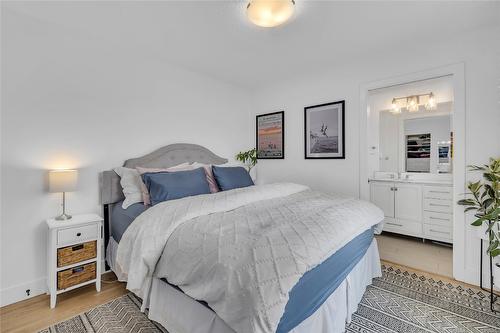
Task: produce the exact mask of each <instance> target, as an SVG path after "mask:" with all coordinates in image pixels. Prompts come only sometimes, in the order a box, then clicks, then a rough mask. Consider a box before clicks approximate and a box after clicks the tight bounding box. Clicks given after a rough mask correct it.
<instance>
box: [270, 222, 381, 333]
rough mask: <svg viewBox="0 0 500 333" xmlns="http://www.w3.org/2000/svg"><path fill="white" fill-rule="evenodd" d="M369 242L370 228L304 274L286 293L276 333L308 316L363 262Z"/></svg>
mask: <svg viewBox="0 0 500 333" xmlns="http://www.w3.org/2000/svg"><path fill="white" fill-rule="evenodd" d="M372 240H373V228H370V229H368V230H366V231H365V232H363V233H362V234H360V235H359V236H357V237H356V238H354V239H353V240H352V241H350V242H349V243H347V244H346V245H344V247H342V248H341V249H340V250H338V251H337V252H335V253H334V254H333V255H332V256H330V257H329V258H328V259H326V260H325V261H323V262H322V263H321V264H320V265H318V266H316V267H315V268H313V269H312V270H310V271H308V272H306V273H305V274H304V275H303V276H302V277H301V278H300V280H299V282H298V283H297V284H296V285H295V286H294V287H293V288H292V290H291V291H290V294H289V295H290V298H289V299H288V303H287V304H286V307H285V313H284V314H283V317H281V320H280V323H279V325H278V329H277V330H276V333H285V332H289V331H291V330H292V329H293V328H295V327H296V326H297V325H299V324H300V323H301V322H302V321H303V320H305V319H306V318H308V317H309V316H310V315H312V314H313V313H314V312H315V311H316V310H317V309H318V308H319V307H320V306H321V305H322V304H323V303H324V302H325V301H326V300H327V299H328V297H329V296H330V295H331V294H332V293H333V292H334V291H335V290H336V289H337V287H338V286H339V285H340V284H341V283H342V281H344V279H345V278H346V277H347V275H348V274H349V273H350V272H351V271H352V269H353V268H354V266H356V265H357V263H358V262H359V261H360V260H361V258H363V256H364V255H365V253H366V251H367V250H368V248H369V247H370V244H371V243H372Z"/></svg>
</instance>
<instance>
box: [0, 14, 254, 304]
mask: <svg viewBox="0 0 500 333" xmlns="http://www.w3.org/2000/svg"><path fill="white" fill-rule="evenodd" d="M1 46H2V54H1V56H2V76H1V77H2V90H1V93H2V104H1V110H2V113H1V126H2V127H1V149H2V153H1V163H2V164H1V168H2V170H1V181H2V186H1V195H2V202H1V203H2V207H1V270H2V271H1V287H0V288H1V295H0V297H1V304H2V305H4V304H7V303H11V302H13V301H17V300H20V299H22V298H23V297H24V296H25V290H26V289H28V288H29V289H31V292H32V295H33V294H37V293H40V292H43V291H44V290H45V274H46V272H45V271H46V269H45V263H46V252H45V251H46V250H45V249H46V245H45V242H46V227H45V222H44V220H45V219H46V218H48V217H53V216H55V215H57V214H59V213H60V209H61V208H60V200H61V197H60V195H59V194H49V193H47V192H46V178H47V170H49V169H54V168H78V169H79V170H80V175H79V176H80V189H79V191H78V192H75V193H69V194H68V197H67V206H68V207H67V208H68V211H69V213H71V214H78V213H84V212H96V213H100V212H101V207H100V206H99V196H98V173H99V172H100V171H102V170H107V169H110V168H112V167H115V166H119V165H121V164H122V163H123V161H124V160H125V159H127V158H131V157H137V156H141V155H143V154H145V153H148V152H151V151H152V150H154V149H156V148H159V147H161V146H163V145H166V144H170V143H176V142H190V143H197V144H201V145H204V146H206V147H208V148H209V149H211V150H213V151H214V152H215V153H216V154H219V155H220V156H223V157H227V158H229V159H232V158H233V156H234V154H235V153H236V152H237V151H239V150H241V149H244V148H249V147H250V146H251V142H250V141H249V139H248V131H249V130H248V129H249V124H248V114H249V107H248V105H249V98H248V95H247V94H246V93H245V91H244V90H242V89H239V88H238V87H234V86H231V85H228V84H225V83H223V82H220V81H216V80H213V79H211V78H208V77H204V76H200V75H198V74H195V73H192V72H189V71H186V70H183V69H180V68H178V67H174V66H170V65H168V64H165V63H162V62H161V61H158V60H156V59H147V58H141V57H136V56H135V55H134V54H130V53H124V52H123V51H122V50H120V49H119V48H117V47H115V46H111V45H108V44H107V43H104V42H101V41H100V40H99V36H87V35H83V34H80V33H79V32H78V31H68V30H66V29H64V28H62V27H59V26H54V25H51V24H46V23H43V22H40V21H36V20H34V19H31V18H29V17H27V16H23V15H17V14H16V13H14V12H12V11H9V10H8V9H4V10H3V13H2V45H1ZM252 142H253V141H252Z"/></svg>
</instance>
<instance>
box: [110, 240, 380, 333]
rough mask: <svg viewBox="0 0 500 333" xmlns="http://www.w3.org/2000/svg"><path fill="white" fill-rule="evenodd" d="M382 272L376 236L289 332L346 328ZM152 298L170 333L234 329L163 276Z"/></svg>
mask: <svg viewBox="0 0 500 333" xmlns="http://www.w3.org/2000/svg"><path fill="white" fill-rule="evenodd" d="M114 243H115V245H116V242H114ZM110 248H111V246H110V247H108V252H110V251H109V249H110ZM108 263H109V261H108ZM109 264H110V266H111V267H113V266H112V265H111V263H109ZM380 276H382V272H381V268H380V258H379V253H378V247H377V240H376V239H375V238H374V239H373V241H372V243H371V244H370V247H369V248H368V250H367V251H366V253H365V255H364V256H363V258H362V259H361V260H360V261H359V262H358V264H357V265H356V266H354V268H353V269H352V271H351V272H350V273H349V274H348V275H347V277H346V278H345V279H344V281H343V282H342V283H341V284H340V285H339V286H338V288H337V289H336V290H335V291H334V292H333V293H332V294H331V295H330V296H329V297H328V299H327V300H326V301H325V302H324V303H323V304H322V305H321V307H320V308H319V309H318V310H316V312H314V313H313V314H312V315H311V316H310V317H308V318H307V319H306V320H304V321H303V322H302V323H300V324H299V325H298V326H297V327H295V328H294V329H293V330H292V331H290V332H293V333H310V332H315V333H341V332H344V331H345V326H346V324H347V323H349V322H350V321H351V316H352V314H353V313H354V312H356V310H357V308H358V304H359V302H360V301H361V298H362V297H363V294H364V292H365V290H366V287H367V286H368V285H370V284H371V283H372V279H373V278H375V277H380ZM149 299H150V303H149V318H150V319H151V320H154V321H156V322H158V323H160V324H161V325H162V326H163V327H165V328H166V329H167V330H168V331H169V332H171V333H235V332H234V330H232V329H231V328H230V327H229V326H228V325H227V324H226V323H225V322H224V321H223V320H222V319H221V318H219V317H218V316H217V314H215V312H213V311H212V310H211V309H209V308H208V307H206V306H205V305H203V304H201V303H199V302H197V301H195V300H194V299H192V298H191V297H189V296H187V295H186V294H184V293H182V292H181V291H179V290H177V289H175V288H173V287H172V286H170V285H168V284H167V283H165V282H163V281H162V280H160V279H156V278H155V279H153V285H152V288H151V294H150V298H149Z"/></svg>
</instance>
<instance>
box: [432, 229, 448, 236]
mask: <svg viewBox="0 0 500 333" xmlns="http://www.w3.org/2000/svg"><path fill="white" fill-rule="evenodd" d="M429 231H430V232H435V233H438V234H445V235H449V234H450V233H449V232H446V231H439V230H434V229H429Z"/></svg>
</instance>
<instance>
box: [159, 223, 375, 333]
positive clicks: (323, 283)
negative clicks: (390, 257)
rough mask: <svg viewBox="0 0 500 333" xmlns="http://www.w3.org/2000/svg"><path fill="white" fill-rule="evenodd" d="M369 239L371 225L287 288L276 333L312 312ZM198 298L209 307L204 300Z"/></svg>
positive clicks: (297, 322) (366, 244)
mask: <svg viewBox="0 0 500 333" xmlns="http://www.w3.org/2000/svg"><path fill="white" fill-rule="evenodd" d="M372 241H373V228H370V229H368V230H366V231H365V232H363V233H362V234H360V235H359V236H357V237H356V238H354V239H353V240H352V241H350V242H349V243H347V244H346V245H345V246H344V247H342V248H341V249H340V250H338V251H337V252H336V253H334V254H333V255H332V256H330V257H329V258H328V259H326V260H325V261H324V262H322V263H321V264H320V265H318V266H316V267H315V268H313V269H312V270H310V271H308V272H307V273H305V274H304V275H303V276H302V278H301V279H300V280H299V282H298V283H297V284H296V285H295V286H294V287H293V288H292V290H291V292H290V298H289V300H288V303H287V305H286V307H285V313H284V314H283V317H281V320H280V323H279V325H278V329H277V330H276V333H285V332H289V331H291V330H292V329H294V328H295V327H297V326H298V325H299V324H300V323H301V322H302V321H304V320H305V319H307V318H308V317H309V316H311V315H312V314H313V313H314V312H316V310H317V309H318V308H320V307H321V305H322V304H323V303H324V302H325V301H326V300H327V299H328V298H329V297H330V295H331V294H332V293H333V292H334V291H335V290H336V289H337V287H339V286H340V284H341V283H342V281H344V280H345V278H346V277H347V275H349V273H350V272H351V271H352V269H353V268H354V267H355V266H356V265H357V264H358V262H359V261H360V260H361V259H362V258H363V256H364V255H365V253H366V251H367V250H368V248H369V247H370V244H371V243H372ZM161 281H163V282H165V283H167V284H169V285H170V286H171V287H173V288H174V289H176V290H178V291H180V292H182V290H181V289H180V288H179V287H178V286H175V285H173V284H170V283H168V281H167V280H166V279H164V278H162V279H161ZM198 302H199V303H201V304H202V305H203V306H205V307H207V308H209V306H208V305H207V303H206V302H204V301H198Z"/></svg>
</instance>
